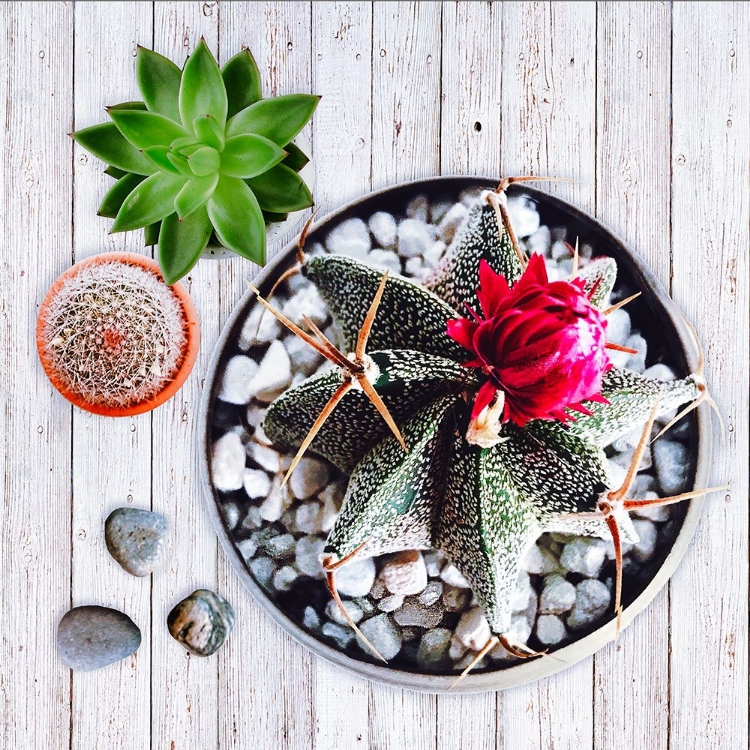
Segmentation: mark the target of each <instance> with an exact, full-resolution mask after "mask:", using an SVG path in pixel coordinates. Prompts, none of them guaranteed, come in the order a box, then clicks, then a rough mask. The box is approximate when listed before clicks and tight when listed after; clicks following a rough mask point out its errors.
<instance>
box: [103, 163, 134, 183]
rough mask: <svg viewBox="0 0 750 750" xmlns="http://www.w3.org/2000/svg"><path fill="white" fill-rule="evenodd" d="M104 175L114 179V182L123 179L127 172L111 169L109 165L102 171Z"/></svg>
mask: <svg viewBox="0 0 750 750" xmlns="http://www.w3.org/2000/svg"><path fill="white" fill-rule="evenodd" d="M104 174H106V175H108V176H109V177H114V178H115V179H116V180H119V179H120V177H124V176H125V175H126V174H128V172H125V171H124V170H122V169H118V168H117V167H113V166H112V165H111V164H110V165H109V166H108V167H107V168H106V169H105V170H104Z"/></svg>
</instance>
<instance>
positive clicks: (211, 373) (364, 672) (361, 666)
mask: <svg viewBox="0 0 750 750" xmlns="http://www.w3.org/2000/svg"><path fill="white" fill-rule="evenodd" d="M499 182H500V180H499V179H496V178H491V177H486V176H477V177H472V176H465V175H443V176H439V177H427V178H421V179H417V180H410V181H407V182H403V183H399V184H397V185H392V186H389V187H386V188H382V189H380V190H376V191H372V192H370V193H367V194H366V195H364V196H361V197H360V198H357V199H355V200H353V201H350V202H348V203H346V204H345V205H343V206H341V207H340V208H338V209H336V210H334V211H332V212H331V213H329V214H327V215H326V216H324V217H323V218H321V219H320V220H319V221H318V222H317V223H316V224H315V225H314V226H313V227H312V228H311V230H310V234H313V233H314V232H315V231H317V230H318V229H320V228H321V227H323V226H326V225H329V224H331V225H334V224H335V223H336V222H337V220H338V219H339V218H340V217H341V216H343V215H345V214H347V213H349V212H350V211H352V209H355V208H357V207H360V206H362V205H366V204H367V203H369V202H370V201H371V200H373V199H375V198H377V197H380V196H384V195H386V194H388V193H391V192H395V191H402V190H403V191H405V192H406V191H409V190H413V191H415V192H418V191H419V190H420V189H421V190H427V189H430V188H433V187H435V186H440V185H442V186H445V188H446V190H447V189H450V188H451V187H453V188H454V190H455V192H456V193H458V192H459V191H460V190H461V189H466V188H470V187H478V188H481V189H492V188H494V187H496V186H497V185H498V183H499ZM509 192H510V193H511V194H512V193H518V194H526V195H529V196H530V197H531V198H532V199H535V200H537V201H539V202H540V203H541V202H544V203H546V204H548V205H551V206H553V207H554V208H556V209H557V210H559V211H561V212H563V213H565V214H567V215H568V216H570V217H571V219H572V220H575V221H579V222H581V223H583V224H586V225H588V226H589V227H591V228H592V229H593V230H594V231H596V232H598V233H599V234H601V235H604V236H605V237H607V238H608V239H609V240H610V241H611V244H612V245H613V246H615V247H617V248H618V250H620V251H621V252H622V253H623V254H624V255H625V256H627V257H628V259H629V262H630V266H629V271H630V272H631V273H632V275H633V276H634V278H635V280H636V281H637V282H638V284H639V286H641V287H644V288H648V289H649V291H650V292H651V296H652V297H654V298H655V299H656V300H657V301H658V303H659V304H660V305H661V306H662V308H663V310H664V313H665V315H666V316H667V317H668V318H669V320H670V322H671V323H672V325H673V326H674V328H675V330H676V332H677V336H678V339H679V344H680V348H681V349H682V352H683V354H684V356H685V360H686V363H687V366H688V369H689V371H691V372H694V371H695V370H696V369H697V367H698V364H699V362H700V360H701V357H702V354H701V350H700V344H699V342H698V341H697V339H696V336H695V333H694V332H693V329H692V326H691V325H690V324H689V323H688V322H687V320H686V318H685V317H684V315H683V314H682V312H681V311H680V309H679V308H678V307H677V305H676V304H675V302H674V301H673V300H672V298H671V297H670V296H669V295H668V293H667V292H666V290H665V289H664V287H663V286H662V284H661V282H659V280H658V279H657V278H656V276H655V275H654V273H653V272H652V271H651V269H650V268H649V267H648V266H647V264H646V262H645V261H644V260H643V259H642V258H641V257H640V256H639V255H637V254H636V253H635V252H634V251H633V250H632V248H631V247H630V246H629V245H628V244H627V243H625V242H624V241H623V240H622V239H620V238H619V237H618V236H617V235H616V234H615V233H614V232H612V231H611V230H610V229H609V228H607V227H606V226H604V225H603V224H602V223H601V222H600V221H599V220H597V219H596V218H594V217H593V216H591V215H590V214H588V213H586V212H585V211H582V210H581V209H579V208H576V207H575V206H573V205H571V204H570V203H568V202H567V201H564V200H562V199H561V198H557V197H555V196H552V195H549V194H548V193H544V192H542V191H540V190H538V189H536V188H532V187H530V186H529V185H528V184H527V183H524V184H523V185H521V186H518V185H513V186H511V187H510V188H509ZM296 248H297V245H296V240H293V241H292V242H290V243H289V244H288V245H287V246H286V247H285V248H284V249H283V250H282V251H281V252H279V254H278V255H277V256H276V257H275V258H274V259H273V260H272V261H271V262H270V263H268V265H266V266H265V267H264V268H263V269H262V270H261V271H260V273H259V274H258V276H257V277H256V278H255V281H254V283H255V286H256V287H257V288H258V289H260V290H261V291H262V290H263V289H264V287H265V286H266V285H268V284H269V283H272V281H273V280H274V279H275V277H276V275H277V269H279V268H280V267H282V266H284V265H285V264H286V263H287V260H288V258H289V256H290V254H294V252H295V251H296ZM254 298H255V294H254V293H253V292H252V291H251V290H248V291H246V292H245V293H244V294H243V296H242V298H241V299H240V300H239V301H238V302H237V303H236V305H235V307H234V309H233V311H232V314H231V315H230V317H229V319H228V320H227V322H226V324H225V325H224V327H223V329H222V331H221V334H220V336H219V339H218V341H217V343H216V345H215V347H214V350H213V353H212V355H211V361H210V363H209V366H208V372H207V374H206V379H205V383H204V388H203V395H202V398H201V404H200V417H199V427H198V434H199V435H200V436H201V439H202V445H201V447H200V451H199V453H200V456H199V461H200V473H201V480H202V484H203V488H204V494H205V499H206V501H207V503H208V510H209V514H210V516H211V520H212V521H213V524H214V527H215V530H216V533H217V535H218V537H219V540H220V541H221V544H222V546H223V548H224V551H225V552H226V554H227V556H228V557H229V559H230V561H231V563H232V566H233V567H234V568H235V570H236V571H237V573H238V575H239V576H240V578H241V580H242V582H243V583H244V584H245V586H246V587H247V588H248V589H250V592H251V593H252V594H253V597H254V598H255V600H256V602H257V603H258V604H259V605H260V606H261V607H262V609H263V610H265V612H266V613H267V614H269V615H270V616H271V617H272V618H273V619H274V620H275V621H276V622H277V623H278V624H279V625H280V626H281V627H282V628H283V629H284V630H285V631H286V632H287V633H288V634H289V635H291V636H292V637H293V638H294V639H295V640H297V641H298V642H299V643H301V644H302V645H303V646H305V647H307V648H308V649H310V650H311V651H312V652H313V653H315V654H317V655H318V656H321V657H323V658H324V659H326V660H327V661H329V662H331V663H332V664H335V665H337V666H339V667H342V668H343V669H346V670H347V671H349V672H351V673H354V674H356V675H358V676H360V677H364V678H366V679H369V680H374V681H377V682H380V683H383V684H386V685H390V686H392V687H398V688H409V689H411V690H415V691H417V692H424V693H444V692H447V691H449V690H450V692H451V693H478V692H486V691H495V690H504V689H507V688H511V687H516V686H518V685H523V684H526V683H528V682H533V681H535V680H538V679H541V678H542V677H547V676H549V675H552V674H555V673H556V672H560V671H562V670H563V669H566V668H567V667H570V666H572V665H573V664H576V663H577V662H579V661H581V660H583V659H585V658H587V657H588V656H591V655H592V654H594V653H595V652H596V651H598V650H599V649H600V648H602V647H603V646H604V645H606V644H607V643H609V642H610V641H614V640H616V639H617V637H618V632H617V624H616V621H615V619H614V617H613V618H612V619H610V620H609V621H607V622H606V623H604V624H603V625H601V626H600V627H599V628H597V629H596V630H594V631H593V632H591V633H589V634H588V635H586V636H584V637H582V638H580V639H579V640H576V641H574V642H573V643H571V644H569V645H567V646H564V647H562V648H560V649H557V650H555V651H554V652H553V655H552V656H550V657H544V656H542V657H540V658H537V659H532V660H530V661H528V662H520V663H518V664H516V665H514V666H512V667H507V668H505V669H497V670H493V671H488V672H484V673H472V674H470V675H468V676H467V677H466V678H465V679H464V680H463V681H462V682H461V683H460V684H459V685H458V686H457V687H456V688H453V689H451V688H452V686H453V683H454V682H455V680H456V677H457V675H440V674H430V673H425V672H417V671H408V670H404V669H398V668H392V667H384V666H380V665H378V664H374V663H371V662H368V661H364V660H358V659H354V658H353V657H351V656H348V655H347V654H345V653H343V652H342V651H339V650H338V649H335V648H333V647H332V646H329V645H328V644H326V643H323V642H322V641H319V640H318V639H317V638H315V637H314V636H312V635H311V634H310V633H308V632H307V631H306V630H304V629H303V628H302V627H301V626H299V625H298V624H297V623H295V622H294V621H293V620H291V619H290V618H289V617H287V615H286V614H285V613H284V612H282V611H281V609H279V608H278V607H277V606H276V604H275V603H274V602H273V601H272V600H271V599H270V597H269V596H268V595H267V594H266V592H265V591H264V589H263V588H261V586H259V585H258V584H257V583H256V582H255V580H254V579H253V577H252V575H251V574H250V572H249V570H248V569H247V568H246V567H245V565H244V563H243V562H242V560H241V556H240V554H239V551H238V550H237V548H236V546H235V543H234V542H233V541H232V539H231V538H230V536H229V534H228V532H227V530H226V528H225V526H224V521H223V518H222V516H221V513H220V511H219V508H218V502H217V499H216V496H215V495H214V490H213V486H212V484H211V473H210V454H211V424H210V416H211V403H212V396H213V391H214V389H215V386H216V376H217V373H218V366H219V363H220V361H221V358H222V355H223V353H224V350H225V347H226V345H227V342H228V340H229V336H230V335H231V333H232V331H233V329H234V328H235V326H236V324H237V321H238V319H239V318H240V316H242V315H244V314H245V313H246V312H247V310H248V306H249V305H250V304H251V303H252V302H253V300H254ZM695 415H696V420H697V425H698V429H697V441H696V467H695V477H694V486H696V487H701V486H702V487H705V486H707V481H708V475H709V471H710V465H711V442H712V438H711V413H710V410H709V408H708V405H707V404H706V403H703V404H701V405H700V406H699V407H698V408H697V409H695ZM703 503H704V500H703V499H702V498H694V499H692V500H690V501H689V502H688V503H687V509H686V514H685V517H684V519H683V521H682V525H681V527H680V530H679V532H678V534H677V536H676V538H675V540H674V542H673V544H672V547H671V549H670V551H669V553H668V554H667V556H666V558H665V560H664V562H663V563H662V565H661V566H660V567H659V569H658V570H657V571H656V573H655V574H654V577H653V579H652V580H651V581H650V582H649V583H648V585H647V586H646V587H645V589H644V590H643V591H642V592H641V594H640V595H639V596H638V597H637V598H636V599H635V600H634V601H632V602H631V603H630V604H629V605H628V607H626V608H625V609H624V610H623V612H622V618H621V628H620V630H624V629H625V628H626V627H627V626H628V625H630V623H631V622H632V621H633V619H634V618H635V617H636V615H638V614H639V613H640V612H642V611H643V610H644V609H645V608H646V607H647V606H648V605H649V604H650V603H651V601H652V600H653V599H654V597H655V596H656V594H657V593H658V592H659V591H660V590H661V588H662V587H663V586H664V585H665V584H666V583H667V581H668V580H669V578H670V577H671V575H672V574H673V573H674V571H675V570H676V569H677V566H678V565H679V563H680V561H681V560H682V558H683V557H684V555H685V553H686V551H687V549H688V546H689V544H690V541H691V540H692V538H693V535H694V533H695V528H696V526H697V524H698V521H699V519H700V515H701V509H702V507H703Z"/></svg>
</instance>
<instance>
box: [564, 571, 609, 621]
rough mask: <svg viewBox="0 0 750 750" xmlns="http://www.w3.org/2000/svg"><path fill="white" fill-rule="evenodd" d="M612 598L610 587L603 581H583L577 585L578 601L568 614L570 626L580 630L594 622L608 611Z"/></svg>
mask: <svg viewBox="0 0 750 750" xmlns="http://www.w3.org/2000/svg"><path fill="white" fill-rule="evenodd" d="M610 598H611V595H610V593H609V589H608V588H607V587H606V586H605V585H604V584H603V583H602V582H601V581H597V580H594V579H587V580H585V581H581V582H580V583H579V584H578V585H577V586H576V602H575V604H574V605H573V610H572V611H571V613H570V615H569V616H568V627H569V628H572V629H573V630H578V629H580V628H583V627H586V626H587V625H589V624H591V623H593V622H594V621H595V620H597V619H598V618H599V617H601V616H602V615H603V614H604V613H605V612H606V611H607V607H609V602H610Z"/></svg>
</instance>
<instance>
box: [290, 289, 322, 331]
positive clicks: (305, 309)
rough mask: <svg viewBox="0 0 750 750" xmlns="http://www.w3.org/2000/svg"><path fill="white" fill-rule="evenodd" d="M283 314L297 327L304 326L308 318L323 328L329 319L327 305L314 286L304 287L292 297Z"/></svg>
mask: <svg viewBox="0 0 750 750" xmlns="http://www.w3.org/2000/svg"><path fill="white" fill-rule="evenodd" d="M282 312H283V313H284V315H286V317H287V318H289V320H291V321H292V322H293V323H296V324H297V325H302V324H303V323H304V319H305V318H306V317H307V318H310V320H312V322H313V323H315V324H316V325H318V326H322V325H323V324H324V323H325V322H326V320H327V318H328V308H327V307H326V303H325V302H324V301H323V298H322V297H321V296H320V294H319V293H318V290H317V289H316V288H315V286H314V285H313V284H308V285H307V286H304V287H302V289H300V290H299V291H298V292H297V293H296V294H295V295H294V296H292V297H290V298H289V300H288V301H287V303H286V304H285V305H284V307H283V308H282Z"/></svg>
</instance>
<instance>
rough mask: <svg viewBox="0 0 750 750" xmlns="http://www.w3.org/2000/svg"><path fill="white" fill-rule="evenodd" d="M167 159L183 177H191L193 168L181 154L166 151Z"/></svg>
mask: <svg viewBox="0 0 750 750" xmlns="http://www.w3.org/2000/svg"><path fill="white" fill-rule="evenodd" d="M166 157H167V161H168V162H169V163H170V164H171V165H172V166H173V167H174V168H175V169H176V170H177V171H178V172H179V174H181V175H183V176H184V177H193V176H194V175H193V170H192V169H190V165H189V164H188V161H187V159H186V158H185V157H184V156H183V155H182V154H175V153H174V152H173V151H171V150H170V151H167V152H166Z"/></svg>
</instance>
